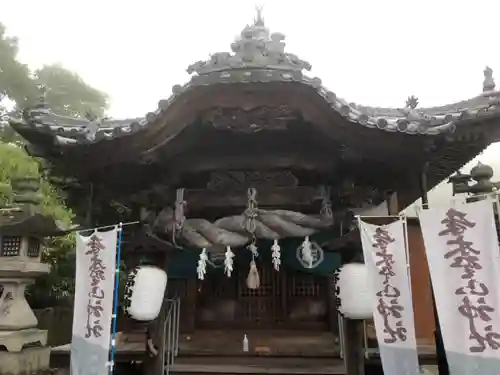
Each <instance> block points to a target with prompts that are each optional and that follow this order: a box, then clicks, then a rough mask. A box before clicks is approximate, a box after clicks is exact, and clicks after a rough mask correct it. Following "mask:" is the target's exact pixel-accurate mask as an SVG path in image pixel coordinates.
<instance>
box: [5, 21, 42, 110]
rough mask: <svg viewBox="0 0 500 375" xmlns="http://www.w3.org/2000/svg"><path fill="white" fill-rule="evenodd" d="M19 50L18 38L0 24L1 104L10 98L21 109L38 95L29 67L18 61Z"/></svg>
mask: <svg viewBox="0 0 500 375" xmlns="http://www.w3.org/2000/svg"><path fill="white" fill-rule="evenodd" d="M18 50H19V46H18V40H17V38H13V37H9V36H7V35H6V30H5V26H3V25H2V24H0V102H1V101H2V100H3V99H5V98H9V99H11V100H13V101H14V102H15V103H16V104H17V105H18V106H20V107H21V106H24V105H25V104H26V102H27V101H28V98H31V97H33V95H34V94H35V93H36V84H35V83H34V81H33V79H32V77H31V73H30V70H29V68H28V66H27V65H25V64H22V63H21V62H19V61H18V60H17V53H18Z"/></svg>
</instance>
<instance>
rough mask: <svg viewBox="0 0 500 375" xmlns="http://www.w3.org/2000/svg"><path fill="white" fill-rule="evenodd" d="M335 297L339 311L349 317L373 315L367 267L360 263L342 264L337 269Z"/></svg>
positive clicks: (357, 317)
mask: <svg viewBox="0 0 500 375" xmlns="http://www.w3.org/2000/svg"><path fill="white" fill-rule="evenodd" d="M334 277H335V279H336V287H335V297H336V300H337V309H338V311H339V313H340V314H341V315H342V316H344V317H346V318H349V319H370V318H372V316H373V296H372V295H371V288H370V282H369V278H368V270H367V267H366V266H365V265H364V264H362V263H348V264H344V265H343V266H342V267H340V268H339V269H338V270H337V271H335V274H334Z"/></svg>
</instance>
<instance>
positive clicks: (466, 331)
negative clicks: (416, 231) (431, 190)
mask: <svg viewBox="0 0 500 375" xmlns="http://www.w3.org/2000/svg"><path fill="white" fill-rule="evenodd" d="M419 218H420V226H421V228H422V235H423V238H424V244H425V249H426V254H427V260H428V263H429V271H430V275H431V280H432V285H433V288H434V295H435V298H436V302H437V303H436V304H437V311H438V315H439V321H440V325H441V332H442V335H443V342H444V346H445V350H446V354H447V359H448V364H449V367H450V374H451V375H466V374H467V375H474V374H499V373H500V370H499V369H500V313H499V309H500V298H499V289H498V288H499V285H500V274H499V272H498V271H499V270H498V266H499V246H498V236H497V232H496V227H495V219H494V211H493V202H492V200H490V199H489V198H488V199H485V200H482V201H479V202H473V203H462V204H460V203H458V202H450V203H449V204H448V205H444V206H443V207H431V208H430V209H428V210H422V211H421V212H420V214H419Z"/></svg>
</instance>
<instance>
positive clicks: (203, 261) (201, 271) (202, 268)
mask: <svg viewBox="0 0 500 375" xmlns="http://www.w3.org/2000/svg"><path fill="white" fill-rule="evenodd" d="M207 262H208V254H207V249H202V250H201V253H200V259H198V266H197V267H196V272H197V273H198V280H204V279H205V275H206V274H207Z"/></svg>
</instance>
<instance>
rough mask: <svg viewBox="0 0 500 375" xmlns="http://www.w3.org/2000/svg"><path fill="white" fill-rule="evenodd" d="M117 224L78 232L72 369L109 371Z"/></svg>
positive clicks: (100, 374) (82, 374) (77, 371)
mask: <svg viewBox="0 0 500 375" xmlns="http://www.w3.org/2000/svg"><path fill="white" fill-rule="evenodd" d="M116 245H117V228H115V229H113V230H111V231H108V232H97V231H95V232H94V233H93V234H92V235H90V236H88V237H85V236H82V235H81V234H77V235H76V277H75V307H74V315H73V333H72V340H71V372H72V373H73V374H79V375H85V374H89V375H90V374H98V375H107V374H108V372H109V368H108V358H109V349H110V341H111V320H112V317H113V291H114V282H115V268H116Z"/></svg>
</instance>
